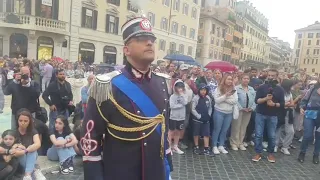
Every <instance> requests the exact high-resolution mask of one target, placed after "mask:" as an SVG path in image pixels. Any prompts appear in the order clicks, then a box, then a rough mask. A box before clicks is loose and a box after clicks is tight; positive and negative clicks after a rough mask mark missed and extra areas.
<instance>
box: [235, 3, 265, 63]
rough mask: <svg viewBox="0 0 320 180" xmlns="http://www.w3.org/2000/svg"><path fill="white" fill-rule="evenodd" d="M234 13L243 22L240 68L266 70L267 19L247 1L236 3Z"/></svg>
mask: <svg viewBox="0 0 320 180" xmlns="http://www.w3.org/2000/svg"><path fill="white" fill-rule="evenodd" d="M236 12H237V14H238V15H239V16H241V17H242V18H243V20H244V26H243V48H242V51H241V54H240V59H241V61H240V62H241V68H243V69H246V68H249V67H256V68H260V69H262V68H266V67H267V66H268V62H267V60H266V59H265V53H266V49H265V48H266V41H267V38H268V19H267V18H266V17H265V16H264V15H263V14H261V13H260V12H259V11H258V10H257V9H256V8H255V7H254V6H253V5H252V3H249V1H240V2H237V6H236Z"/></svg>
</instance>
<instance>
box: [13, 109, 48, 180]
mask: <svg viewBox="0 0 320 180" xmlns="http://www.w3.org/2000/svg"><path fill="white" fill-rule="evenodd" d="M17 120H18V121H17V127H18V129H17V135H18V139H19V142H20V145H19V148H18V149H17V151H16V153H18V154H19V155H21V156H19V157H18V159H19V162H20V165H21V166H22V167H23V168H24V177H23V180H32V177H31V175H33V176H34V177H35V179H37V180H46V178H45V177H44V175H43V174H42V172H41V170H40V169H36V168H35V165H36V162H37V157H38V152H37V151H38V149H39V148H40V147H41V141H40V137H39V134H38V132H37V130H36V129H35V128H34V125H33V121H32V115H31V113H30V112H29V111H28V110H27V109H21V110H19V111H18V113H17Z"/></svg>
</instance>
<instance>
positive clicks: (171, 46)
mask: <svg viewBox="0 0 320 180" xmlns="http://www.w3.org/2000/svg"><path fill="white" fill-rule="evenodd" d="M169 49H170V52H171V54H172V53H175V52H176V50H177V47H176V43H174V42H171V43H170V48H169Z"/></svg>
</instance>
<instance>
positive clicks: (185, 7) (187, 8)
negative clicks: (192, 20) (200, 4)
mask: <svg viewBox="0 0 320 180" xmlns="http://www.w3.org/2000/svg"><path fill="white" fill-rule="evenodd" d="M188 11H189V5H188V4H187V3H183V10H182V14H185V15H188Z"/></svg>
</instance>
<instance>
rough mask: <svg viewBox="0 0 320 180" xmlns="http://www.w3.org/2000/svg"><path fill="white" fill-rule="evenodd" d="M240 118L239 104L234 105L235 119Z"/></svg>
mask: <svg viewBox="0 0 320 180" xmlns="http://www.w3.org/2000/svg"><path fill="white" fill-rule="evenodd" d="M238 118H239V107H238V105H237V104H235V105H233V119H238Z"/></svg>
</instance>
